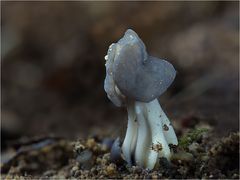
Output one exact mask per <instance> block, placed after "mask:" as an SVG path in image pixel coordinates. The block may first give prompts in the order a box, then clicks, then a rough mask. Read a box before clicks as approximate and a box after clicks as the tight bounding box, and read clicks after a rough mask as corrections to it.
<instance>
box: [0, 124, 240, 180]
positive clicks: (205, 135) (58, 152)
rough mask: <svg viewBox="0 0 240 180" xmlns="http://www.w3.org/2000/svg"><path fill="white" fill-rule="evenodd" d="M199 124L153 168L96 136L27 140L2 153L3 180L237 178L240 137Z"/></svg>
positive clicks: (111, 141) (110, 140) (109, 140)
mask: <svg viewBox="0 0 240 180" xmlns="http://www.w3.org/2000/svg"><path fill="white" fill-rule="evenodd" d="M199 129H203V126H202V125H201V127H200V126H199V125H196V129H194V130H191V131H190V132H187V133H186V134H184V135H183V136H182V138H180V142H179V145H178V146H175V147H171V151H172V153H173V155H172V157H171V160H170V161H168V160H167V159H166V158H159V160H158V162H159V165H158V166H157V167H155V169H154V170H148V169H143V168H141V167H138V166H129V165H128V164H127V163H126V162H125V161H124V159H123V158H122V154H121V152H120V153H119V154H118V153H117V152H114V151H117V150H116V147H114V146H112V144H113V142H114V139H109V138H103V139H102V138H100V137H92V138H88V139H86V140H77V141H69V140H66V139H62V138H56V137H55V138H54V137H45V138H38V139H34V140H31V139H28V140H25V142H21V144H15V146H14V147H15V148H14V149H12V150H11V151H9V152H8V154H4V155H3V157H2V158H6V157H7V158H6V159H5V162H4V163H3V164H2V166H1V170H2V178H3V179H48V178H49V179H106V178H109V179H116V178H117V179H122V178H123V179H142V178H144V179H162V178H168V179H169V178H170V179H182V178H191V179H192V178H204V179H239V178H240V174H239V161H238V159H239V133H231V134H230V135H229V136H227V137H224V138H221V139H219V138H213V136H212V133H211V130H210V129H211V128H210V127H207V126H206V125H204V131H202V130H199Z"/></svg>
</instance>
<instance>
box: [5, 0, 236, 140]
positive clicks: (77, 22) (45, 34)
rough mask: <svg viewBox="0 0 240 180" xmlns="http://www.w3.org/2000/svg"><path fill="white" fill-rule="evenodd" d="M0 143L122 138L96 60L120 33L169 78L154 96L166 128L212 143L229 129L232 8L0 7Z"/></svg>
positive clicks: (120, 117) (121, 123)
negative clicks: (195, 130)
mask: <svg viewBox="0 0 240 180" xmlns="http://www.w3.org/2000/svg"><path fill="white" fill-rule="evenodd" d="M1 5H2V6H1V7H2V8H1V13H2V14H1V15H2V17H1V72H2V73H1V85H2V86H1V111H2V112H1V130H2V131H1V132H2V142H5V141H7V140H9V139H11V138H19V137H23V136H41V135H45V136H48V135H51V134H54V135H57V136H64V137H71V138H73V137H74V138H76V137H86V136H90V135H94V134H101V135H105V134H108V135H109V136H112V137H116V136H118V135H123V134H124V131H125V129H126V124H127V114H126V109H124V108H117V107H115V106H114V105H113V104H112V103H111V102H110V101H109V100H108V98H107V96H106V94H105V92H104V89H103V81H104V78H105V66H104V64H105V60H104V56H105V55H106V52H107V50H108V46H109V45H110V44H111V43H113V42H116V41H117V40H118V39H119V38H120V37H122V36H123V34H124V32H125V31H126V29H128V28H132V29H133V30H134V31H136V32H137V33H138V34H139V36H140V37H141V38H142V40H143V41H144V42H145V45H146V47H147V50H148V52H149V53H150V54H152V55H154V56H157V57H161V58H165V59H167V60H168V61H170V62H171V63H172V64H173V65H174V66H175V68H176V69H177V71H178V73H177V77H176V79H175V81H174V83H173V85H172V86H171V87H170V88H169V90H168V91H167V92H166V93H164V95H162V96H161V97H160V102H161V104H162V106H163V109H164V110H165V112H166V113H167V115H168V116H169V117H170V119H171V120H172V121H173V122H174V123H175V124H179V123H180V124H181V122H185V121H186V120H189V119H190V121H193V120H197V121H204V122H206V123H209V124H210V125H211V126H213V127H214V131H215V133H216V135H219V136H222V135H225V134H227V133H229V132H230V131H237V130H238V127H239V124H238V120H239V112H238V110H239V102H238V101H239V14H238V11H239V2H1Z"/></svg>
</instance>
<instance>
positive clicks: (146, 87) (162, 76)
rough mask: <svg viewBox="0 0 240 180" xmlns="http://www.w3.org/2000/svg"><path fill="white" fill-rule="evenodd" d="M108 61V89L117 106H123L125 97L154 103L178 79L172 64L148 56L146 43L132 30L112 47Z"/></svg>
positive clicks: (109, 95) (106, 88) (106, 81)
mask: <svg viewBox="0 0 240 180" xmlns="http://www.w3.org/2000/svg"><path fill="white" fill-rule="evenodd" d="M105 59H106V60H107V62H106V70H107V75H106V79H105V84H104V88H105V91H106V92H107V94H108V97H109V98H110V99H111V100H112V101H113V103H114V104H115V105H117V106H121V105H122V102H123V101H124V99H123V97H127V98H129V99H133V100H136V101H141V102H150V101H152V100H153V99H155V98H157V97H159V96H160V95H161V94H162V93H164V92H165V91H166V90H167V88H168V87H169V86H170V85H171V84H172V82H173V80H174V78H175V76H176V71H175V69H174V67H173V66H172V64H170V63H169V62H167V61H165V60H162V59H159V58H156V57H152V56H149V55H148V54H147V52H146V48H145V45H144V43H143V42H142V40H141V39H140V38H139V37H138V35H137V34H136V33H135V32H134V31H133V30H131V29H128V30H127V31H126V32H125V35H124V36H123V37H122V38H121V39H120V40H119V41H118V42H117V43H115V44H112V45H111V46H110V48H109V50H108V54H107V56H106V57H105Z"/></svg>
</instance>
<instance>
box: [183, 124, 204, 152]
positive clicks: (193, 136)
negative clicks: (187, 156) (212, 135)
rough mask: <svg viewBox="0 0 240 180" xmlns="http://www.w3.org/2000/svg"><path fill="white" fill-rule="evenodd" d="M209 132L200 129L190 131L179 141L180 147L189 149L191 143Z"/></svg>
mask: <svg viewBox="0 0 240 180" xmlns="http://www.w3.org/2000/svg"><path fill="white" fill-rule="evenodd" d="M207 131H208V129H207V128H198V129H194V130H191V131H189V132H188V133H187V134H185V135H184V136H183V137H181V139H180V140H179V147H182V148H187V147H188V146H189V145H190V144H191V143H193V142H194V141H197V140H198V139H199V138H200V137H201V136H202V134H203V133H205V132H207Z"/></svg>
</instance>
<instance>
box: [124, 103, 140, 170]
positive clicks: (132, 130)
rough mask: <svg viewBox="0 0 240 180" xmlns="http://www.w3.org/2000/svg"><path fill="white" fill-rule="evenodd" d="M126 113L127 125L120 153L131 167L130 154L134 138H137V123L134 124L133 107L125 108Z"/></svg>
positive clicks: (134, 143)
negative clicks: (121, 152)
mask: <svg viewBox="0 0 240 180" xmlns="http://www.w3.org/2000/svg"><path fill="white" fill-rule="evenodd" d="M127 111H128V125H127V132H126V136H125V139H124V141H123V145H122V151H123V154H124V157H125V159H126V161H127V162H128V163H129V164H131V165H132V160H131V156H132V152H133V151H134V149H135V146H136V138H137V122H136V113H135V110H134V106H133V105H128V106H127Z"/></svg>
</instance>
